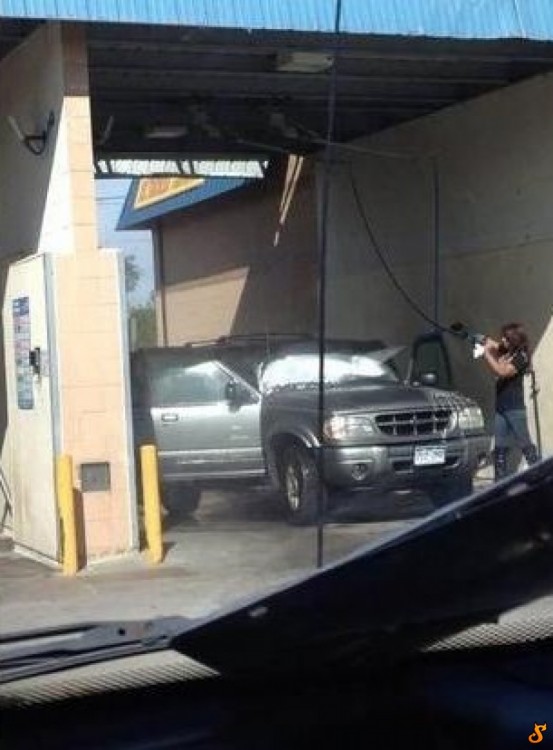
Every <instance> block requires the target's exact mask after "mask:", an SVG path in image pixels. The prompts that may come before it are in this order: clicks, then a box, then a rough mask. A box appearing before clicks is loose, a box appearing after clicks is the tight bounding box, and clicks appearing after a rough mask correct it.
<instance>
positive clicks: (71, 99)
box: [0, 24, 136, 561]
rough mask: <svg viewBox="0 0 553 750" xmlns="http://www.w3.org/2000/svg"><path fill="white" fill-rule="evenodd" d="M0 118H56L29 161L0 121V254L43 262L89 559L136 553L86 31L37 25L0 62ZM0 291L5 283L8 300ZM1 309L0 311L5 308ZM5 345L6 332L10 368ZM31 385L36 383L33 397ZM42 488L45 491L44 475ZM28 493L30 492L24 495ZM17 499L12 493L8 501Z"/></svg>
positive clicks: (59, 405)
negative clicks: (99, 212) (100, 225)
mask: <svg viewBox="0 0 553 750" xmlns="http://www.w3.org/2000/svg"><path fill="white" fill-rule="evenodd" d="M0 111H2V112H5V113H10V114H12V115H14V116H15V117H16V118H17V121H18V123H19V124H20V125H21V128H27V129H29V130H33V129H34V130H35V131H36V130H37V129H41V127H42V126H43V125H44V124H45V123H46V121H47V119H48V116H49V113H50V112H51V113H53V116H54V126H53V128H52V131H51V134H50V138H49V141H48V145H47V148H46V151H45V153H44V154H42V155H41V156H36V155H34V154H31V153H29V151H28V150H27V149H26V148H25V147H24V146H23V145H22V144H21V143H20V142H18V140H17V138H15V134H14V131H13V128H11V127H10V126H9V123H7V122H6V118H0V119H1V122H0V164H1V165H2V166H0V170H1V172H2V174H3V178H2V181H3V188H2V189H3V191H4V193H5V191H6V179H7V174H9V182H10V190H9V191H8V193H7V194H6V195H5V198H4V200H3V201H2V202H0V253H1V254H2V255H3V256H15V255H18V254H21V253H24V254H26V255H27V256H36V257H37V258H39V257H43V258H46V259H47V262H46V263H45V264H44V269H45V271H44V274H45V279H44V287H45V301H46V314H47V318H48V321H47V323H48V345H47V346H48V349H49V352H48V360H49V364H48V373H47V375H46V376H47V377H48V378H49V379H50V384H51V387H50V398H51V415H52V416H51V420H52V425H51V428H52V436H53V438H52V440H53V443H52V444H53V453H54V454H57V453H67V454H69V455H71V456H72V457H73V461H74V466H75V476H74V485H75V489H76V496H77V499H78V504H79V506H80V508H81V509H82V519H83V525H84V541H85V545H86V555H87V558H88V560H89V561H90V560H91V559H94V558H98V557H101V556H105V555H113V554H118V553H122V552H125V551H128V550H130V549H132V548H133V547H134V546H135V545H136V523H135V519H136V513H135V497H134V480H133V476H134V474H133V471H131V457H132V436H131V432H130V426H129V420H130V405H129V394H128V386H127V383H126V370H127V359H126V356H127V355H126V332H125V330H126V328H125V324H124V320H125V311H124V309H123V306H124V294H123V283H122V282H123V276H124V274H123V265H122V260H121V257H120V254H119V253H117V252H116V251H111V250H101V249H99V248H98V234H97V227H96V210H95V197H94V172H93V151H92V133H91V120H90V100H89V89H88V66H87V49H86V40H85V30H84V27H82V26H78V25H61V24H46V25H45V26H43V27H41V28H40V29H39V30H38V31H36V32H35V33H34V34H33V35H32V36H31V37H29V38H28V39H27V41H26V42H25V43H24V44H23V45H21V46H20V47H19V48H18V49H17V50H15V51H14V52H13V53H12V54H11V55H10V56H9V57H8V58H7V59H6V60H4V61H3V62H2V64H1V65H0ZM31 265H32V264H31ZM12 271H13V273H15V269H12ZM12 271H10V273H11V272H12ZM26 273H27V271H26V270H25V269H21V268H19V267H18V268H17V275H18V286H17V289H18V292H17V293H18V294H22V292H21V289H23V290H24V289H25V278H26V276H25V274H26ZM9 289H10V286H9V282H8V291H7V294H9ZM31 304H32V299H31ZM4 307H5V310H6V309H7V307H6V304H5V306H4ZM33 309H35V310H36V309H37V306H36V305H35V306H34V307H33ZM32 325H33V322H32V319H31V326H32ZM6 326H9V321H8V320H4V329H5V330H6ZM35 328H36V326H35ZM9 340H10V336H9V335H5V341H6V346H5V354H6V361H7V362H8V364H7V367H8V368H9V361H10V360H11V353H10V345H9ZM9 380H10V379H9V378H8V381H9ZM38 387H39V385H38V384H37V383H35V389H37V388H38ZM9 391H10V383H9V382H8V411H9V413H10V414H11V415H12V417H13V418H12V419H10V420H9V422H10V424H9V426H8V432H9V431H10V430H11V431H12V432H13V429H15V426H16V424H17V419H18V417H20V413H19V411H18V407H17V404H14V403H13V398H14V397H13V394H12V393H10V392H9ZM12 428H13V429H12ZM23 429H24V428H23ZM29 437H31V436H29ZM11 443H12V449H11V461H10V462H8V463H9V464H10V467H11V468H10V472H11V474H12V477H11V478H12V484H13V485H14V486H17V484H18V482H17V479H18V477H17V476H16V475H17V474H18V473H21V472H22V471H23V470H24V463H23V461H22V457H21V456H20V455H17V454H18V451H19V452H21V448H13V441H11ZM90 465H95V466H92V467H91V466H90ZM51 468H52V469H53V467H51ZM83 468H84V471H85V472H86V471H87V470H92V471H93V472H96V475H97V470H98V469H99V470H100V473H102V474H103V475H104V479H103V483H102V485H101V488H100V489H98V487H95V486H90V485H89V489H87V487H86V486H84V485H83V482H82V476H83ZM106 470H107V473H108V475H109V476H108V477H107V481H106ZM40 481H41V482H43V483H50V484H51V483H52V481H53V471H52V472H51V474H50V475H49V476H43V477H40ZM49 486H50V485H49ZM26 492H27V494H29V493H30V494H31V495H32V494H33V491H32V489H29V490H26ZM17 502H18V498H17V496H16V497H15V498H14V504H17ZM26 502H28V503H29V504H31V505H32V504H33V502H35V501H33V500H32V498H31V499H29V498H27V500H26ZM36 502H39V499H38V497H37V499H36ZM21 533H24V529H23V530H22V532H21ZM16 541H17V540H16ZM58 548H59V544H58ZM39 552H40V550H39Z"/></svg>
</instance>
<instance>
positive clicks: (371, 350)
mask: <svg viewBox="0 0 553 750" xmlns="http://www.w3.org/2000/svg"><path fill="white" fill-rule="evenodd" d="M397 351H398V350H391V349H387V348H386V347H385V346H384V345H383V344H382V343H381V342H369V343H360V342H353V341H328V342H327V343H326V351H325V359H324V378H325V389H324V398H323V402H322V404H323V407H324V411H323V415H324V416H323V418H322V419H321V418H320V417H319V414H321V411H320V406H321V397H320V394H319V388H318V383H319V377H320V373H319V354H318V348H317V342H316V341H314V340H312V339H309V338H301V337H286V336H275V337H265V336H264V337H243V338H233V337H229V338H225V339H221V340H218V341H217V342H211V343H205V344H193V345H188V346H183V347H167V348H158V349H144V350H140V351H138V352H135V353H134V354H133V357H132V369H131V372H132V390H133V409H134V431H135V441H136V443H137V445H139V444H143V443H147V442H153V443H155V444H156V445H157V448H158V453H159V460H160V468H161V477H162V481H163V491H164V500H165V503H166V505H167V506H168V507H169V508H171V507H174V506H178V507H179V508H180V509H181V510H185V511H189V512H191V511H193V510H194V509H195V508H196V507H197V505H198V502H199V499H200V493H201V490H202V488H204V487H223V488H228V487H229V486H230V485H231V483H232V482H238V481H248V482H259V481H262V482H271V483H272V484H273V485H274V486H275V487H276V488H278V489H279V490H280V491H281V496H282V498H283V500H284V505H285V509H286V514H287V517H288V519H289V521H290V522H291V523H297V524H308V523H312V522H313V521H314V520H315V519H316V516H317V507H318V497H319V487H320V486H321V482H322V485H323V486H324V488H325V489H326V490H328V491H329V497H332V496H333V494H334V495H337V494H338V493H336V492H333V490H336V489H338V488H340V489H341V490H342V492H344V491H349V490H358V489H364V490H369V489H374V490H378V491H380V492H385V491H389V490H395V489H423V490H424V491H427V492H428V493H429V495H430V496H431V498H432V500H433V501H434V503H435V504H436V505H440V504H443V503H446V502H450V501H451V500H453V499H455V498H457V497H461V496H463V495H466V494H469V493H470V491H471V489H472V479H473V475H474V472H475V471H476V469H477V467H478V466H479V464H481V463H482V462H483V461H484V460H485V459H486V456H487V454H488V453H489V448H490V440H489V437H488V436H487V434H486V432H485V430H484V420H483V416H482V412H481V410H480V408H479V407H478V406H477V404H476V403H475V402H474V401H471V400H470V399H468V398H467V397H465V396H463V395H461V394H459V393H456V392H453V391H448V390H444V389H441V388H436V387H432V385H431V384H433V383H435V381H436V373H426V374H424V373H421V374H419V375H417V374H416V373H414V372H413V371H412V368H411V372H410V382H409V383H408V384H406V383H405V382H403V381H402V380H401V379H400V377H399V375H398V371H397V367H396V365H395V360H394V356H395V355H396V354H397ZM321 429H322V433H321ZM321 436H322V440H321V439H320V438H321Z"/></svg>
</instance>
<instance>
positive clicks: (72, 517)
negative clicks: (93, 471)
mask: <svg viewBox="0 0 553 750" xmlns="http://www.w3.org/2000/svg"><path fill="white" fill-rule="evenodd" d="M56 493H57V497H58V505H59V509H60V516H61V525H62V545H63V547H62V549H63V554H62V566H63V574H64V575H66V576H74V575H76V573H77V571H78V569H79V556H78V549H77V520H76V514H75V497H74V494H73V460H72V458H71V456H58V457H57V459H56Z"/></svg>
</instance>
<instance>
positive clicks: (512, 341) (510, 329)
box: [501, 323, 530, 356]
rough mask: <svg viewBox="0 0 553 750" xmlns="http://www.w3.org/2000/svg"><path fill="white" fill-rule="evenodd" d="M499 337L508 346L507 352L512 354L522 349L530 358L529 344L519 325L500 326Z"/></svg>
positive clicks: (507, 324)
mask: <svg viewBox="0 0 553 750" xmlns="http://www.w3.org/2000/svg"><path fill="white" fill-rule="evenodd" d="M501 337H502V338H504V339H505V340H506V341H507V343H508V344H509V351H511V352H514V351H518V350H519V349H522V350H523V351H525V352H526V354H527V355H528V356H530V342H529V341H528V336H527V334H526V331H525V330H524V328H523V326H522V325H521V324H520V323H505V325H503V326H501Z"/></svg>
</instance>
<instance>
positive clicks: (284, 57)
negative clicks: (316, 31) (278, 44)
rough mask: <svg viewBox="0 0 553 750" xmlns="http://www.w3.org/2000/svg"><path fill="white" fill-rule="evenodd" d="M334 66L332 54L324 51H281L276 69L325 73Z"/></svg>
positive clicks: (291, 71) (286, 71)
mask: <svg viewBox="0 0 553 750" xmlns="http://www.w3.org/2000/svg"><path fill="white" fill-rule="evenodd" d="M331 67H332V55H327V54H325V53H324V52H279V53H278V55H277V60H276V69H277V70H278V71H280V72H281V73H324V72H325V71H327V70H328V69H329V68H331Z"/></svg>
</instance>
